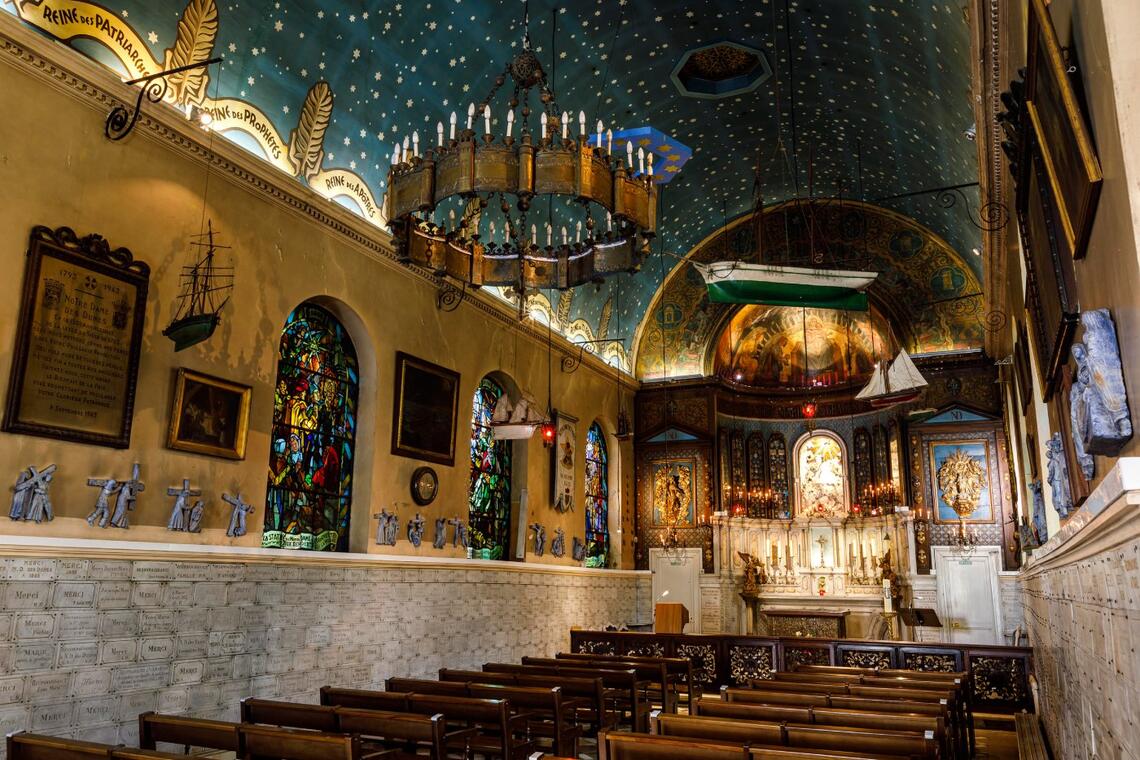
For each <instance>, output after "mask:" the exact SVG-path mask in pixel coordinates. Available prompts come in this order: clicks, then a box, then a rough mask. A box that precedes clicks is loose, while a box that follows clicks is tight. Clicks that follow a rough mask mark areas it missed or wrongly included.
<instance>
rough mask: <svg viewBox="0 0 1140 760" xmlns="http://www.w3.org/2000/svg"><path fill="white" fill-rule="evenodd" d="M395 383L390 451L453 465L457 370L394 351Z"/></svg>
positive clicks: (456, 412) (457, 405)
mask: <svg viewBox="0 0 1140 760" xmlns="http://www.w3.org/2000/svg"><path fill="white" fill-rule="evenodd" d="M395 387H396V390H395V401H394V412H393V415H392V416H393V424H392V453H393V454H395V455H397V456H402V457H410V458H411V459H422V460H426V461H428V462H436V463H438V464H445V465H448V466H451V465H453V464H454V463H455V420H456V414H458V412H459V373H458V372H455V371H453V370H450V369H447V368H446V367H441V366H439V365H438V364H432V363H431V362H429V361H424V360H423V359H417V358H416V357H414V356H412V355H411V354H405V353H404V352H403V351H397V352H396V383H395Z"/></svg>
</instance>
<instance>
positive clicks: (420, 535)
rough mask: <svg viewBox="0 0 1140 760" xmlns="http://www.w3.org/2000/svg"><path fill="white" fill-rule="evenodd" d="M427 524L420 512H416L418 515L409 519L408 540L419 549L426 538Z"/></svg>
mask: <svg viewBox="0 0 1140 760" xmlns="http://www.w3.org/2000/svg"><path fill="white" fill-rule="evenodd" d="M425 524H426V523H425V522H424V517H423V515H421V514H420V513H419V512H416V516H415V517H413V518H412V519H411V520H408V541H410V542H411V543H412V546H414V547H416V548H417V549H418V548H420V544H422V543H423V540H424V526H425Z"/></svg>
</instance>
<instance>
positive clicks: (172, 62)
mask: <svg viewBox="0 0 1140 760" xmlns="http://www.w3.org/2000/svg"><path fill="white" fill-rule="evenodd" d="M217 36H218V6H217V5H215V4H214V0H190V2H189V4H187V6H186V10H184V11H183V12H182V18H180V19H178V32H177V36H176V37H175V39H174V45H173V46H172V47H170V48H168V49H167V51H166V53H165V54H164V57H163V59H162V68H163V70H164V71H170V70H171V69H176V68H178V67H180V66H192V65H194V64H196V63H203V62H204V61H208V60H209V59H210V56H211V55H212V54H213V52H214V41H215V40H216V39H217ZM209 81H210V79H209V72H208V71H207V69H206V68H205V67H202V68H197V69H190V70H188V71H179V72H178V73H176V74H170V75H168V76H167V77H166V83H167V87H168V88H169V89H168V90H167V93H166V100H168V101H169V102H171V103H177V104H179V105H183V104H186V103H193V104H195V105H201V104H202V101H203V100H204V99H205V97H206V89H207V87H208V85H209Z"/></svg>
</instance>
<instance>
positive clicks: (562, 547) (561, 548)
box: [550, 528, 566, 557]
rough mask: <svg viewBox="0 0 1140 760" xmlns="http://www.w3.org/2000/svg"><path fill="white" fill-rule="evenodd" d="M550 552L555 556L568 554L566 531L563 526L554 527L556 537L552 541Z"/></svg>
mask: <svg viewBox="0 0 1140 760" xmlns="http://www.w3.org/2000/svg"><path fill="white" fill-rule="evenodd" d="M550 553H551V554H553V555H554V556H555V557H562V556H565V554H566V531H564V530H562V528H555V529H554V539H553V540H552V541H551V542H550Z"/></svg>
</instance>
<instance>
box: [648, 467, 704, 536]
mask: <svg viewBox="0 0 1140 760" xmlns="http://www.w3.org/2000/svg"><path fill="white" fill-rule="evenodd" d="M696 478H697V460H696V459H673V460H667V461H663V462H654V463H653V524H654V525H665V526H668V525H676V526H678V527H691V526H692V525H694V524H695V523H696V511H697V510H696V486H697V480H696Z"/></svg>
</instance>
